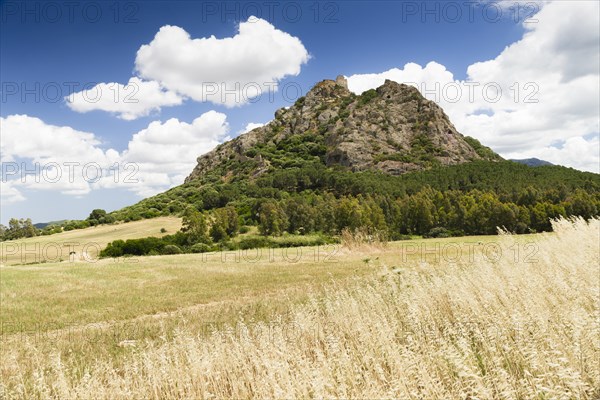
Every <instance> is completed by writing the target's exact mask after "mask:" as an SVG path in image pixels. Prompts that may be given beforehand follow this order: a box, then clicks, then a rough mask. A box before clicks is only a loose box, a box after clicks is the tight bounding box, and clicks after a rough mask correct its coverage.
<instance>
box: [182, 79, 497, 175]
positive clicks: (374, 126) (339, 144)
mask: <svg viewBox="0 0 600 400" xmlns="http://www.w3.org/2000/svg"><path fill="white" fill-rule="evenodd" d="M481 159H485V160H501V158H500V156H498V155H497V154H495V153H494V152H493V151H491V150H490V149H488V148H485V147H483V146H481V144H479V142H477V141H476V140H475V139H472V138H465V137H464V136H463V135H461V134H460V133H459V132H458V131H457V130H456V128H455V127H454V125H452V123H451V122H450V120H449V118H448V116H447V115H446V114H445V113H444V111H443V110H442V108H440V107H439V106H438V105H437V104H435V103H434V102H433V101H430V100H427V99H425V98H424V97H423V96H422V95H421V94H420V92H419V91H418V90H417V89H416V88H414V87H412V86H408V85H404V84H398V83H396V82H393V81H390V80H386V81H385V83H384V84H383V85H382V86H380V87H379V88H377V89H376V90H369V91H367V92H365V93H363V94H362V95H360V96H356V95H354V94H353V93H352V92H350V91H349V90H348V87H347V84H346V80H345V79H344V78H343V77H341V76H340V77H338V78H337V80H336V81H333V80H324V81H322V82H319V83H318V84H316V85H315V86H314V87H313V88H312V89H311V90H310V91H309V92H308V93H307V94H306V96H305V97H303V98H300V99H299V100H298V101H297V102H296V103H295V104H294V105H292V106H291V107H289V108H287V109H286V108H282V109H279V110H278V111H277V112H276V113H275V118H274V119H273V120H272V121H271V122H270V123H268V124H267V125H265V126H263V127H260V128H256V129H254V130H252V131H251V132H248V133H246V134H243V135H240V136H238V137H237V138H235V139H233V140H231V141H229V142H226V143H223V144H221V145H219V146H218V147H217V148H215V149H214V150H213V151H211V152H209V153H207V154H205V155H203V156H201V157H199V158H198V165H197V166H196V168H195V169H194V170H193V172H192V173H191V174H190V176H189V177H188V178H187V180H186V182H189V181H191V180H194V179H197V178H201V177H205V176H207V175H211V174H212V175H220V176H223V177H225V179H227V177H228V176H229V177H231V176H233V175H235V176H239V174H240V173H241V174H242V175H244V176H250V177H255V176H257V175H261V174H263V173H265V172H267V171H269V170H272V169H276V168H290V167H297V166H299V165H301V164H303V163H305V162H307V161H316V162H320V163H322V164H325V165H327V166H342V167H346V168H348V169H349V170H351V171H364V170H379V171H382V172H386V173H389V174H392V175H399V174H402V173H405V172H409V171H416V170H423V169H428V168H431V167H433V166H438V165H456V164H461V163H465V162H469V161H474V160H481Z"/></svg>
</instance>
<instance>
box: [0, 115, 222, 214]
mask: <svg viewBox="0 0 600 400" xmlns="http://www.w3.org/2000/svg"><path fill="white" fill-rule="evenodd" d="M0 129H1V130H2V141H1V142H0V157H1V158H2V172H3V174H2V202H3V204H9V203H14V202H18V201H23V200H25V196H24V195H23V193H22V190H23V189H32V190H49V191H57V192H60V193H63V194H67V195H74V196H83V195H86V194H88V193H90V192H91V191H92V190H94V189H100V188H126V189H127V190H130V191H133V192H135V193H136V194H139V195H141V196H149V195H152V194H155V193H158V192H160V191H163V190H165V189H167V188H169V187H172V186H174V185H177V184H181V183H183V180H184V178H185V176H186V175H187V174H188V173H189V172H190V171H191V170H192V168H193V167H194V166H195V164H196V157H197V156H198V155H200V154H203V153H206V152H207V151H209V150H210V149H211V148H213V147H214V146H216V145H217V144H218V143H220V142H221V141H223V140H226V139H227V136H226V135H227V132H228V129H229V127H228V124H227V122H226V116H225V114H222V113H217V112H215V111H209V112H207V113H204V114H202V115H201V116H200V117H198V118H196V119H195V120H193V121H192V122H191V123H187V122H184V121H179V120H178V119H175V118H173V119H169V120H167V121H165V122H164V123H161V122H159V121H155V122H152V123H150V124H149V125H148V126H147V127H146V128H145V129H142V130H141V131H139V132H137V133H135V134H134V135H133V136H132V138H131V140H130V142H129V145H128V147H127V149H126V150H125V151H123V152H121V153H119V152H118V151H116V150H114V149H106V150H104V149H103V146H102V143H101V141H100V140H99V139H98V138H97V137H96V136H95V135H94V134H93V133H90V132H83V131H78V130H75V129H73V128H71V127H68V126H55V125H50V124H46V123H45V122H44V121H42V120H41V119H39V118H35V117H31V116H28V115H10V116H8V117H6V118H3V117H0Z"/></svg>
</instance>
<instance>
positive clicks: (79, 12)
mask: <svg viewBox="0 0 600 400" xmlns="http://www.w3.org/2000/svg"><path fill="white" fill-rule="evenodd" d="M139 11H140V3H139V2H136V1H4V2H2V4H1V5H0V21H2V23H3V24H10V23H18V24H27V23H38V24H39V23H49V24H55V23H69V24H74V23H79V22H86V23H91V24H95V23H98V22H100V21H103V20H107V21H110V22H113V23H115V24H119V23H123V24H137V23H138V22H140V20H139V18H138V17H137V16H138V13H139Z"/></svg>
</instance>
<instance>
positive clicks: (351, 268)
mask: <svg viewBox="0 0 600 400" xmlns="http://www.w3.org/2000/svg"><path fill="white" fill-rule="evenodd" d="M553 227H554V231H555V232H554V233H548V234H541V235H536V236H535V240H534V242H532V243H528V245H523V240H522V239H520V238H519V237H516V236H511V235H508V234H501V235H500V236H498V237H495V238H494V240H493V241H489V242H488V243H486V246H487V247H488V248H487V250H486V252H480V251H474V252H472V253H470V254H469V255H468V257H454V256H451V255H450V254H451V252H452V251H453V250H452V249H453V248H454V247H455V246H456V244H457V242H456V240H457V239H454V242H452V246H453V247H443V248H442V251H446V253H447V254H446V255H445V256H444V257H431V254H430V253H431V249H432V248H433V249H435V247H431V246H430V247H429V249H428V250H427V251H428V255H427V254H426V255H427V257H416V258H415V257H414V256H415V254H417V253H415V251H414V250H415V248H416V247H415V246H417V245H415V246H413V247H408V246H407V245H405V244H402V245H399V244H397V243H391V244H390V245H389V246H387V247H386V248H372V249H357V248H354V249H352V250H349V249H346V250H341V251H340V260H342V261H344V263H343V264H340V263H337V264H331V265H325V266H320V267H315V265H314V262H313V264H311V262H307V263H305V264H302V265H303V266H298V265H296V264H295V265H294V266H293V267H290V266H288V267H287V268H289V269H287V270H286V266H283V264H282V265H279V264H276V263H275V264H271V265H269V264H268V263H266V262H265V265H262V264H261V265H260V266H256V265H255V266H254V267H250V266H245V267H243V268H242V267H240V266H238V267H228V266H224V265H222V264H218V263H216V264H214V265H212V264H208V266H205V268H207V270H210V269H211V268H214V269H215V271H216V269H218V268H221V269H225V270H227V273H228V274H231V275H232V276H230V277H229V278H227V279H234V275H235V276H237V278H235V279H240V280H239V282H238V283H236V284H235V285H234V284H231V282H230V281H227V282H230V284H229V286H228V285H225V284H223V285H224V288H226V289H227V290H229V292H227V290H226V289H224V290H225V292H226V293H228V294H229V298H216V297H215V299H216V300H215V302H213V303H207V304H208V305H207V307H205V308H195V309H191V308H189V307H188V308H186V309H183V310H180V311H179V312H175V313H168V312H162V313H158V312H156V311H158V310H159V309H160V305H158V304H154V305H153V306H152V307H150V308H149V309H147V310H145V311H144V312H145V313H146V314H147V316H146V317H144V318H137V319H129V320H126V321H128V323H130V324H131V325H129V326H130V327H132V326H135V327H136V328H138V329H141V330H146V334H141V333H139V331H138V332H137V333H135V334H134V333H129V334H128V335H116V332H115V331H110V332H109V331H102V330H101V329H100V330H98V331H97V332H96V333H95V334H94V335H90V334H89V332H88V334H87V335H86V334H84V333H83V331H82V330H81V329H80V330H76V331H70V332H69V334H68V335H66V334H65V333H64V331H60V330H57V331H55V332H52V333H50V334H47V335H45V336H44V337H43V338H42V339H40V337H36V336H35V335H33V334H30V335H23V334H22V333H16V332H8V333H7V332H3V336H2V356H1V361H2V367H1V384H0V397H2V398H7V399H13V398H17V399H30V398H39V399H49V398H60V399H74V398H83V399H96V398H97V399H131V398H133V399H180V398H193V399H209V398H219V399H220V398H399V399H590V400H591V399H598V398H600V326H599V319H598V318H599V301H600V267H599V263H600V254H599V252H600V251H599V243H600V241H599V240H600V220H598V219H594V220H591V221H589V222H587V223H586V222H585V221H583V220H580V219H579V220H572V221H567V220H560V221H555V222H554V223H553ZM490 243H491V244H490ZM408 249H410V252H411V257H408V258H406V257H404V255H405V254H403V253H402V252H405V253H406V252H407V251H408ZM376 253H377V254H378V255H377V256H374V254H376ZM172 257H180V258H179V259H178V260H180V261H179V262H180V263H181V262H184V261H185V262H187V263H189V262H190V259H186V258H185V256H172ZM151 258H152V257H151ZM161 260H167V258H156V259H155V261H144V262H141V263H140V265H138V266H137V268H138V269H141V271H144V268H148V271H149V272H152V273H154V274H159V275H160V274H162V275H161V276H162V278H163V279H167V280H168V278H169V277H168V272H169V271H171V270H172V269H176V268H178V266H177V263H178V262H172V261H171V262H170V263H169V264H168V266H166V267H163V268H165V269H156V268H155V267H152V265H153V264H152V263H157V262H161ZM169 260H174V258H170V259H169ZM175 260H177V258H175ZM164 262H166V261H164ZM144 263H149V264H147V265H146V264H144ZM219 265H220V267H219ZM12 268H13V269H11V270H10V271H14V268H16V267H12ZM44 268H50V266H48V267H44ZM96 268H98V266H96ZM187 268H191V267H190V266H189V265H188V266H187ZM244 268H245V269H244ZM252 268H257V269H256V273H255V275H253V271H254V270H253V269H252ZM269 268H272V269H273V271H272V274H273V275H271V277H270V278H269V279H270V281H269V282H271V284H269V285H266V284H262V283H260V284H259V283H257V282H266V281H267V278H266V276H269V275H268V272H269ZM0 271H2V273H3V274H4V273H5V272H6V271H9V270H8V269H6V268H4V269H2V270H0ZM32 271H33V270H29V273H35V272H32ZM119 271H120V272H119V273H120V274H122V275H123V274H126V272H124V271H122V270H119ZM328 271H331V272H332V275H330V276H329V277H328V278H327V279H325V278H322V277H323V276H326V275H327V274H328ZM216 272H220V273H223V271H216ZM216 272H215V273H216ZM131 273H132V274H133V273H139V271H137V272H131ZM244 274H246V275H244ZM261 274H262V276H263V278H262V280H260V279H258V278H256V276H259V275H261ZM296 275H299V276H300V277H298V276H296ZM228 276H229V275H228ZM14 279H16V278H14ZM82 279H83V278H82ZM122 279H127V276H125V275H123V276H122ZM136 279H138V277H136ZM139 279H141V278H139ZM214 279H215V281H219V282H221V281H222V279H221V278H218V277H217V276H216V275H215V278H214ZM219 279H221V280H219ZM273 280H274V283H273ZM232 282H233V281H232ZM236 282H237V281H236ZM240 282H245V283H246V285H248V287H250V289H252V290H250V289H249V290H248V291H247V292H246V291H245V292H244V293H242V294H240V293H239V287H243V288H247V287H246V286H243V285H242V283H240ZM202 284H204V285H208V286H210V281H209V282H204V283H202ZM140 285H142V286H141V288H143V285H144V283H143V282H141V283H140ZM232 285H233V286H232ZM240 285H242V286H240ZM252 285H255V286H252ZM173 287H176V286H173ZM273 287H279V288H280V291H279V292H276V291H273V290H272V289H273ZM11 290H12V293H14V295H15V298H12V297H11V298H12V300H10V299H8V298H6V297H3V301H4V300H7V299H8V300H7V301H8V302H10V301H13V304H17V303H18V296H19V293H21V292H20V290H21V289H19V288H18V287H16V286H15V287H13V288H12V289H11ZM90 290H91V289H90ZM128 290H130V291H131V290H132V289H131V287H128ZM140 290H141V289H140ZM165 290H167V289H165ZM168 290H174V289H173V288H171V289H168ZM184 292H185V290H184ZM58 295H61V296H67V295H68V293H59V294H58ZM120 295H121V296H123V294H122V293H121V294H120ZM156 295H157V296H161V294H160V293H158V292H157V294H156ZM113 296H115V298H118V296H117V294H116V293H115V294H113ZM131 296H132V297H136V296H137V292H136V291H135V290H133V291H131ZM170 296H177V293H176V290H174V291H173V294H172V295H170ZM179 296H181V298H182V299H183V300H181V301H182V304H183V303H185V301H187V302H188V305H191V304H193V303H194V301H193V300H194V299H193V298H190V296H192V295H191V294H189V293H188V294H186V295H185V296H183V295H181V294H180V295H179ZM215 296H216V295H215ZM50 298H52V295H51V294H48V295H47V297H46V301H49V300H48V299H50ZM43 299H44V298H40V302H41V303H43V301H44V300H43ZM184 300H185V301H184ZM65 302H67V300H64V301H63V302H61V301H56V302H55V303H53V304H54V305H53V306H52V307H55V308H56V307H58V308H60V307H61V306H64V303H65ZM69 304H70V305H69V307H66V308H65V310H66V311H65V312H67V311H68V309H69V308H70V307H75V308H76V306H77V303H72V304H71V303H69ZM83 304H85V303H83ZM144 304H145V303H143V304H138V306H137V307H138V308H140V309H141V308H144ZM40 306H44V304H40ZM29 307H32V306H29ZM52 307H50V308H49V309H48V313H52ZM87 307H90V308H93V305H88V306H87ZM104 307H108V306H107V305H106V304H105V303H101V306H98V307H96V308H97V309H102V308H104ZM122 307H123V308H124V309H127V305H126V304H125V303H123V305H122ZM15 310H18V309H17V308H15ZM153 311H154V312H155V313H154V314H152V312H153ZM15 312H16V311H15ZM106 312H107V313H108V314H110V315H113V314H114V315H116V314H118V310H117V309H114V310H110V309H107V311H106ZM111 313H112V314H111ZM45 314H47V313H45ZM96 314H97V312H96V313H91V314H85V312H82V314H81V315H82V316H81V318H82V319H83V320H89V321H97V320H100V319H102V318H104V317H103V316H102V315H96ZM38 318H40V319H43V318H44V316H43V315H40V316H39V317H38ZM86 318H88V319H86ZM215 318H220V321H222V322H223V323H222V324H212V325H210V329H205V328H206V327H207V326H208V325H207V324H203V323H202V321H208V320H211V321H213V320H215ZM104 319H107V318H104ZM111 335H112V336H111ZM132 338H133V339H132ZM113 342H115V343H116V344H115V343H113ZM86 351H87V354H88V355H87V356H86ZM90 354H91V355H93V356H90ZM75 355H76V356H75Z"/></svg>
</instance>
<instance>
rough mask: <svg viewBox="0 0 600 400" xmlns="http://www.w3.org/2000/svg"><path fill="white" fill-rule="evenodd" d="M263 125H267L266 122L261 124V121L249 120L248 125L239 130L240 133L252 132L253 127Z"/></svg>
mask: <svg viewBox="0 0 600 400" xmlns="http://www.w3.org/2000/svg"><path fill="white" fill-rule="evenodd" d="M261 126H265V124H261V123H260V122H249V123H248V124H246V127H245V128H244V129H242V130H241V131H239V132H238V133H239V134H243V133H247V132H250V131H251V130H253V129H256V128H260V127H261Z"/></svg>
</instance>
